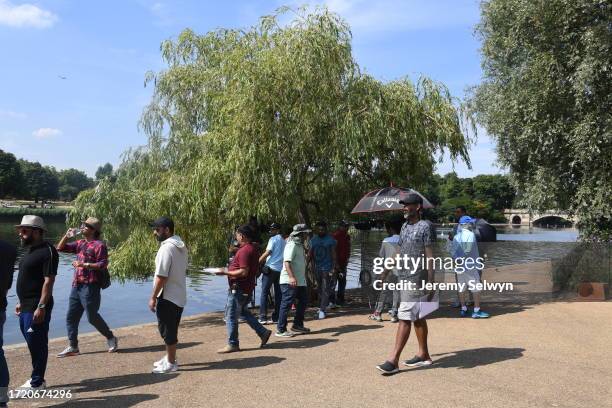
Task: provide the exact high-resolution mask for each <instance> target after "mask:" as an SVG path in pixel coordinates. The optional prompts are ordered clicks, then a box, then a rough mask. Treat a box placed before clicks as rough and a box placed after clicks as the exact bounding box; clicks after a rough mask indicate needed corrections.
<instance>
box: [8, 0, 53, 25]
mask: <svg viewBox="0 0 612 408" xmlns="http://www.w3.org/2000/svg"><path fill="white" fill-rule="evenodd" d="M57 20H58V17H57V16H56V15H55V14H53V13H52V12H50V11H47V10H43V9H41V8H40V7H38V6H35V5H33V4H27V3H26V4H20V5H16V4H13V3H11V2H10V1H8V0H0V25H7V26H10V27H34V28H48V27H51V26H52V25H53V24H55V22H56V21H57Z"/></svg>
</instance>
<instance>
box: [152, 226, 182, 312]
mask: <svg viewBox="0 0 612 408" xmlns="http://www.w3.org/2000/svg"><path fill="white" fill-rule="evenodd" d="M187 262H188V260H187V247H186V246H185V243H184V242H183V241H182V240H181V237H179V236H178V235H173V236H171V237H170V238H168V239H166V240H165V241H163V242H162V243H161V245H160V247H159V250H158V251H157V255H156V256H155V275H157V276H165V277H167V278H168V279H167V280H166V283H165V285H164V286H163V288H162V290H161V292H160V293H158V294H157V297H160V295H163V296H162V297H163V298H164V299H166V300H168V301H170V302H172V303H174V304H175V305H177V306H178V307H185V304H186V303H187V282H186V281H187Z"/></svg>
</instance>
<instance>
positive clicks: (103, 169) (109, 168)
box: [96, 163, 113, 181]
mask: <svg viewBox="0 0 612 408" xmlns="http://www.w3.org/2000/svg"><path fill="white" fill-rule="evenodd" d="M112 175H113V165H112V164H110V163H106V164H105V165H104V166H100V167H98V169H97V170H96V180H98V181H99V180H102V179H103V178H105V177H110V176H112Z"/></svg>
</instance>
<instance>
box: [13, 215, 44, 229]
mask: <svg viewBox="0 0 612 408" xmlns="http://www.w3.org/2000/svg"><path fill="white" fill-rule="evenodd" d="M22 227H29V228H38V229H41V230H43V231H45V232H46V231H47V227H46V226H45V221H43V219H42V217H39V216H38V215H24V216H23V218H21V224H19V225H15V228H22Z"/></svg>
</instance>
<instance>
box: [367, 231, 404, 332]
mask: <svg viewBox="0 0 612 408" xmlns="http://www.w3.org/2000/svg"><path fill="white" fill-rule="evenodd" d="M385 228H386V229H387V234H388V236H387V237H386V238H385V239H383V242H382V244H381V245H380V251H379V252H378V256H379V257H380V258H382V259H388V258H394V257H395V255H396V254H397V253H398V252H399V245H398V243H399V238H400V236H399V233H400V230H401V228H402V223H401V221H395V220H394V221H386V222H385ZM378 279H380V280H381V281H382V282H388V283H397V270H396V269H395V268H393V269H391V270H389V269H386V270H385V271H384V272H383V273H382V274H381V275H380V277H379V278H378ZM389 297H391V298H392V300H391V301H392V304H391V322H392V323H397V322H398V321H399V320H398V318H397V311H398V308H399V303H400V292H399V291H398V290H381V291H380V294H379V296H378V301H377V302H376V307H375V309H374V313H373V314H371V315H370V320H376V321H377V322H382V321H383V319H382V311H383V308H384V307H385V301H387V300H388V298H389Z"/></svg>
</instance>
